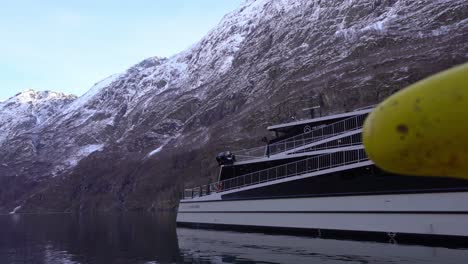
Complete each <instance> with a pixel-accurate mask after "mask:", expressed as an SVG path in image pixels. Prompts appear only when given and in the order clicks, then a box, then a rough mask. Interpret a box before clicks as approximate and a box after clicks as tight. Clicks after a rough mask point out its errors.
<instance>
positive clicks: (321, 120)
mask: <svg viewBox="0 0 468 264" xmlns="http://www.w3.org/2000/svg"><path fill="white" fill-rule="evenodd" d="M372 110H373V108H372V107H368V108H366V109H362V110H356V111H352V112H347V113H341V114H335V115H329V116H323V117H317V118H311V119H303V120H298V121H294V122H289V123H283V124H277V125H272V126H269V127H267V129H268V130H269V131H274V132H283V133H289V132H290V131H291V130H292V129H295V128H297V127H303V126H305V125H309V126H312V127H317V126H323V125H329V124H332V123H335V122H338V121H341V120H344V119H346V118H349V117H352V116H356V115H361V114H366V113H370V112H372Z"/></svg>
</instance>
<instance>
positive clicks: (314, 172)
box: [177, 107, 468, 245]
mask: <svg viewBox="0 0 468 264" xmlns="http://www.w3.org/2000/svg"><path fill="white" fill-rule="evenodd" d="M372 110H373V109H372V107H370V108H364V109H359V110H355V111H352V112H346V113H341V114H335V115H329V116H323V117H316V118H310V119H306V120H300V121H294V122H290V123H284V124H278V125H273V126H269V127H268V128H267V129H268V130H269V131H271V132H272V133H274V134H275V139H273V140H271V141H269V142H268V144H266V145H265V146H262V147H259V148H255V149H249V150H245V151H240V152H233V154H232V155H233V156H234V157H235V158H234V159H232V157H231V162H225V163H224V164H223V165H221V166H220V172H219V176H218V180H217V182H214V183H211V184H208V185H203V186H198V187H195V188H192V189H185V190H184V192H183V194H182V198H181V200H180V203H179V207H178V212H177V224H178V225H180V226H192V227H208V228H223V229H238V230H250V231H261V232H265V231H268V232H287V233H294V234H309V235H316V236H322V237H323V236H328V237H352V238H358V237H363V238H365V239H367V238H371V239H374V238H377V239H379V238H382V239H389V238H390V239H395V240H398V239H399V240H408V241H409V240H413V239H417V240H418V241H421V238H424V239H426V240H428V241H429V240H439V241H440V239H441V238H444V239H445V238H446V239H451V240H453V241H455V240H456V241H460V240H461V241H467V239H468V181H467V180H462V179H453V178H446V177H413V176H403V175H395V174H391V173H388V172H385V171H382V170H380V169H379V168H378V167H376V166H375V165H374V164H373V162H372V161H371V160H369V158H368V157H367V155H366V153H365V151H364V147H363V145H362V139H361V132H362V126H363V123H364V120H365V118H366V117H367V115H368V114H369V113H370V112H371V111H372ZM228 154H229V153H228ZM217 160H218V162H220V163H223V162H222V159H221V158H219V157H217ZM444 241H447V240H444ZM467 245H468V244H467Z"/></svg>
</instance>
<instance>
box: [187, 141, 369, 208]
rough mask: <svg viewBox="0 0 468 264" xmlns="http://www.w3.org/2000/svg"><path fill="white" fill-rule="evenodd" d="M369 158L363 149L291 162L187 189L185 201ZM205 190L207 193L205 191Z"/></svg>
mask: <svg viewBox="0 0 468 264" xmlns="http://www.w3.org/2000/svg"><path fill="white" fill-rule="evenodd" d="M368 159H369V158H368V157H367V155H366V153H365V152H364V149H363V148H360V149H353V150H346V151H339V152H333V153H328V154H324V155H320V156H314V157H311V158H307V159H303V160H299V161H295V162H290V163H287V164H283V165H279V166H276V167H272V168H268V169H264V170H260V171H256V172H252V173H249V174H245V175H242V176H238V177H234V178H231V179H227V180H223V181H219V182H216V183H212V184H209V185H204V186H200V187H196V188H193V189H186V190H185V191H184V196H183V198H184V199H190V198H194V197H199V196H204V195H208V194H210V193H212V192H224V191H229V190H233V189H238V188H242V187H245V186H249V185H254V184H258V183H262V182H268V181H274V180H278V179H282V178H287V177H292V176H298V175H302V174H306V173H311V172H315V171H320V170H325V169H330V168H334V167H340V166H344V165H348V164H352V163H357V162H362V161H366V160H368ZM203 190H205V191H203Z"/></svg>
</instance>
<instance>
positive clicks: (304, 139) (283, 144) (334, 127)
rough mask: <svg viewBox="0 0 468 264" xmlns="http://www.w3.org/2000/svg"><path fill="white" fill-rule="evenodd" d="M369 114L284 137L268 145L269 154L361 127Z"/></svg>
mask: <svg viewBox="0 0 468 264" xmlns="http://www.w3.org/2000/svg"><path fill="white" fill-rule="evenodd" d="M367 115H368V113H365V114H361V115H357V116H353V117H350V118H347V119H344V120H341V121H338V122H335V123H332V124H330V125H327V126H323V127H320V128H316V129H314V130H312V131H310V132H307V133H303V134H300V135H297V136H294V137H290V138H287V139H283V140H281V141H279V142H275V143H273V144H270V145H269V146H268V147H269V154H270V155H274V154H278V153H281V152H285V151H288V150H292V149H295V148H298V147H302V146H304V145H306V144H310V143H314V142H317V141H319V140H323V139H326V138H329V137H333V136H336V135H339V134H343V133H346V132H349V131H353V130H356V129H361V128H362V126H363V124H364V120H365V119H366V117H367Z"/></svg>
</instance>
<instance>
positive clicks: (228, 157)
mask: <svg viewBox="0 0 468 264" xmlns="http://www.w3.org/2000/svg"><path fill="white" fill-rule="evenodd" d="M216 161H217V162H218V165H219V166H221V165H231V164H233V163H234V162H235V161H236V156H235V155H234V154H232V152H231V151H224V152H221V153H219V154H218V155H217V156H216Z"/></svg>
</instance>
